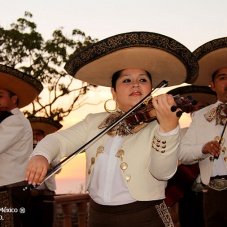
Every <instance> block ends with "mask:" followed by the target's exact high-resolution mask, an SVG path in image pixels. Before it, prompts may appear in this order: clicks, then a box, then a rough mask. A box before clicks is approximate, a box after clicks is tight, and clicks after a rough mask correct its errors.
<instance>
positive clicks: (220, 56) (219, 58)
mask: <svg viewBox="0 0 227 227" xmlns="http://www.w3.org/2000/svg"><path fill="white" fill-rule="evenodd" d="M193 53H194V55H195V57H196V59H197V61H198V63H199V72H198V77H197V78H196V79H195V81H194V82H193V84H195V85H205V86H207V85H208V84H209V82H210V81H211V76H212V74H213V73H214V72H215V71H216V70H218V69H220V68H222V67H227V37H223V38H219V39H214V40H211V41H209V42H207V43H205V44H203V45H201V46H200V47H198V48H197V49H196V50H195V51H194V52H193Z"/></svg>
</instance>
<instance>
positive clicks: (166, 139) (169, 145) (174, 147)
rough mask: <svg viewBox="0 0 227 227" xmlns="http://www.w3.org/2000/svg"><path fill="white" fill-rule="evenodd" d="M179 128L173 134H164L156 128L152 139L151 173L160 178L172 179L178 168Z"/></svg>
mask: <svg viewBox="0 0 227 227" xmlns="http://www.w3.org/2000/svg"><path fill="white" fill-rule="evenodd" d="M179 140H180V135H179V129H178V130H177V131H175V133H173V135H172V134H171V135H166V136H163V135H161V134H159V133H158V130H156V132H155V134H154V138H153V141H152V152H151V158H150V166H149V170H150V173H151V174H152V175H153V176H154V177H155V178H156V179H158V180H168V179H170V178H171V177H172V176H173V175H174V174H175V172H176V170H177V165H178V149H179Z"/></svg>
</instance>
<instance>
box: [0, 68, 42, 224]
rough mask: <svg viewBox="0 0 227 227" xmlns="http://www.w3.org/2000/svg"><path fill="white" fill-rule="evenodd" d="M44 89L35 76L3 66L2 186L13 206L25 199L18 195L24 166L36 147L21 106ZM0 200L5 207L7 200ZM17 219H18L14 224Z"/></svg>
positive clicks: (0, 113) (0, 92)
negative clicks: (7, 191)
mask: <svg viewBox="0 0 227 227" xmlns="http://www.w3.org/2000/svg"><path fill="white" fill-rule="evenodd" d="M42 88H43V87H42V84H41V83H40V82H39V81H38V80H36V79H35V78H32V77H31V76H29V75H27V74H24V73H22V72H20V71H18V70H15V69H13V68H10V67H7V66H5V65H0V141H1V146H0V186H2V187H1V188H2V189H6V190H7V189H9V191H10V192H12V193H10V195H9V196H11V199H12V202H13V204H11V206H14V208H16V207H17V206H20V199H21V201H22V200H23V198H19V197H20V196H21V194H22V193H21V194H20V191H21V192H22V187H21V185H20V182H22V181H24V173H25V167H26V165H27V162H28V159H29V156H30V154H31V152H32V149H33V147H32V129H31V125H30V123H29V121H28V120H27V118H26V117H25V116H24V114H23V113H22V112H21V111H20V109H19V108H22V107H24V106H26V105H28V104H30V103H31V102H32V101H33V100H34V99H35V98H36V96H37V95H38V94H39V93H40V92H41V90H42ZM17 189H18V190H17ZM17 193H19V194H18V195H19V197H18V195H16V194H17ZM0 202H1V203H3V204H2V205H3V206H4V200H2V199H1V201H0ZM15 215H17V214H15ZM18 215H19V214H18ZM17 221H18V220H16V218H15V223H16V222H17Z"/></svg>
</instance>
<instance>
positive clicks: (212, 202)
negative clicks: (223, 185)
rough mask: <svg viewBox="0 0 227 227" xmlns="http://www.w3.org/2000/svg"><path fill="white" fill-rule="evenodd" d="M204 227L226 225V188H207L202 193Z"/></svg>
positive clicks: (221, 226)
mask: <svg viewBox="0 0 227 227" xmlns="http://www.w3.org/2000/svg"><path fill="white" fill-rule="evenodd" d="M203 211H204V222H205V227H214V226H215V227H226V226H227V190H223V191H216V190H213V189H211V188H208V190H207V192H204V193H203Z"/></svg>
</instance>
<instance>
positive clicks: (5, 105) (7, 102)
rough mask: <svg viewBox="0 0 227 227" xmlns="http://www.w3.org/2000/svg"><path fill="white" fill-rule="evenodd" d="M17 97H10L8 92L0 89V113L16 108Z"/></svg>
mask: <svg viewBox="0 0 227 227" xmlns="http://www.w3.org/2000/svg"><path fill="white" fill-rule="evenodd" d="M16 102H17V96H15V95H14V96H11V95H10V92H9V91H7V90H4V89H0V111H9V110H12V109H14V108H15V107H16Z"/></svg>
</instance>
